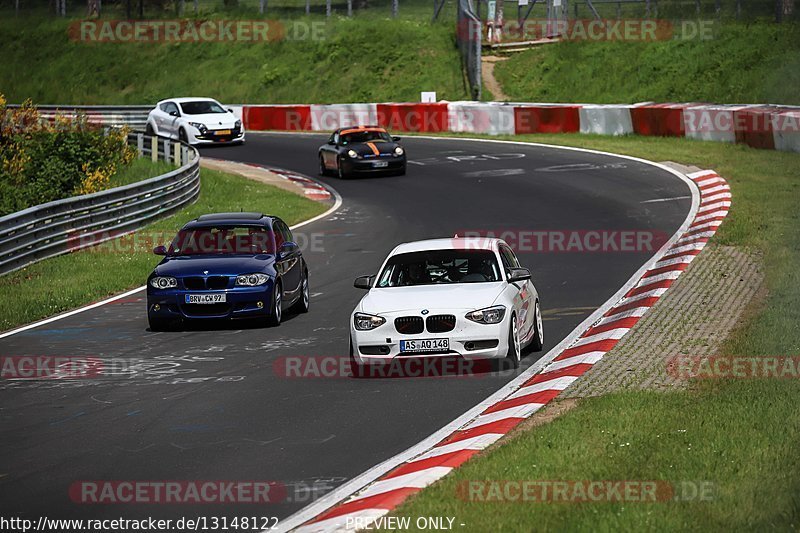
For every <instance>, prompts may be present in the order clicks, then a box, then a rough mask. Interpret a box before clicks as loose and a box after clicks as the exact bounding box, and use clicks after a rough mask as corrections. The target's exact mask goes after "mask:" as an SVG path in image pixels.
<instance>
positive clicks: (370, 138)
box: [341, 130, 392, 145]
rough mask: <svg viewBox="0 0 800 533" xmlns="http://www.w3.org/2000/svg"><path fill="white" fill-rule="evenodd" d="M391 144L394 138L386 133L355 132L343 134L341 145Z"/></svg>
mask: <svg viewBox="0 0 800 533" xmlns="http://www.w3.org/2000/svg"><path fill="white" fill-rule="evenodd" d="M375 141H377V142H391V141H392V136H391V135H389V134H388V133H386V132H385V131H377V130H367V131H354V132H352V133H343V134H342V137H341V143H342V144H343V145H345V144H352V143H365V142H375Z"/></svg>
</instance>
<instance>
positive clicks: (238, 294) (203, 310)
mask: <svg viewBox="0 0 800 533" xmlns="http://www.w3.org/2000/svg"><path fill="white" fill-rule="evenodd" d="M222 293H224V294H225V300H226V301H225V303H219V304H187V303H186V295H187V294H222ZM259 303H260V305H259ZM271 310H272V282H271V281H270V282H268V283H266V284H265V285H261V286H258V287H236V288H233V289H222V290H188V289H179V288H176V289H154V288H152V287H150V286H149V285H148V286H147V314H148V316H149V317H150V318H151V319H156V320H187V319H188V320H196V319H197V320H202V319H234V318H258V317H267V316H269V314H270V313H271V312H272V311H271Z"/></svg>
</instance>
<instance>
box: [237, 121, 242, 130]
mask: <svg viewBox="0 0 800 533" xmlns="http://www.w3.org/2000/svg"><path fill="white" fill-rule="evenodd" d="M241 127H242V121H241V120H237V121H236V128H237V129H239V128H241Z"/></svg>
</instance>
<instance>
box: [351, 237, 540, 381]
mask: <svg viewBox="0 0 800 533" xmlns="http://www.w3.org/2000/svg"><path fill="white" fill-rule="evenodd" d="M530 278H531V274H530V271H529V270H528V269H526V268H522V267H521V266H520V263H519V261H518V260H517V257H516V256H515V255H514V252H513V251H512V250H511V248H510V247H509V246H508V245H507V244H506V243H505V242H504V241H502V240H500V239H482V238H458V237H455V238H452V239H433V240H426V241H418V242H412V243H407V244H401V245H399V246H397V247H396V248H395V249H394V250H392V252H391V253H390V254H389V257H387V258H386V260H385V261H384V263H383V266H382V267H381V269H380V271H379V274H378V275H377V276H361V277H359V278H357V279H356V280H355V284H354V285H355V286H356V287H357V288H361V289H367V290H368V291H369V292H368V293H367V294H366V295H365V296H364V297H363V298H362V299H361V301H360V302H359V303H358V305H357V306H356V308H355V310H354V311H353V313H352V315H351V317H350V345H351V363H352V364H354V365H357V366H362V365H367V364H375V363H388V362H391V361H392V360H393V359H395V358H398V357H407V356H411V357H436V356H461V357H463V358H466V359H502V358H506V359H507V360H508V362H509V363H510V365H511V366H512V367H514V368H516V367H518V366H519V363H520V358H521V353H522V351H523V349H524V348H525V347H526V346H530V347H531V349H532V350H534V351H541V349H542V344H543V341H544V337H543V332H542V313H541V310H540V307H539V295H538V293H537V292H536V288H535V287H534V286H533V283H532V282H531V279H530Z"/></svg>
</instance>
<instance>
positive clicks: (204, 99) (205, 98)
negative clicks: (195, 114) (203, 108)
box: [158, 96, 219, 104]
mask: <svg viewBox="0 0 800 533" xmlns="http://www.w3.org/2000/svg"><path fill="white" fill-rule="evenodd" d="M164 102H177V103H179V104H182V103H183V102H217V100H215V99H214V98H209V97H208V96H181V97H179V98H164V99H163V100H159V101H158V103H159V104H163V103H164ZM217 103H219V102H217Z"/></svg>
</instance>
